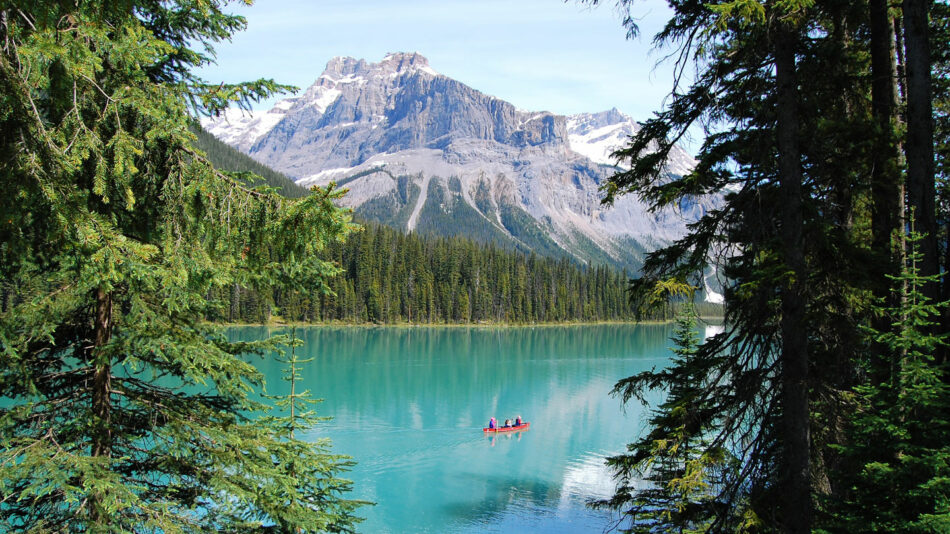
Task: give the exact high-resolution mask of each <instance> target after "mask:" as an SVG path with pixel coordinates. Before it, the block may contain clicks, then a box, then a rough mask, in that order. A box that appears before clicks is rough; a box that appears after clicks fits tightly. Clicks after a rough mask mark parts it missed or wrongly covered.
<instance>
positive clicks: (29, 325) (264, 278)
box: [0, 0, 351, 533]
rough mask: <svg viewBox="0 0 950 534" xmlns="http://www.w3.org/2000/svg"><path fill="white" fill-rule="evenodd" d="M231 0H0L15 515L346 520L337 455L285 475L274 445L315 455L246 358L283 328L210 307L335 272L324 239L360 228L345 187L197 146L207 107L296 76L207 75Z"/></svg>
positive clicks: (57, 523) (236, 23) (246, 97)
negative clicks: (246, 167)
mask: <svg viewBox="0 0 950 534" xmlns="http://www.w3.org/2000/svg"><path fill="white" fill-rule="evenodd" d="M223 4H224V2H222V1H217V0H211V1H194V0H177V1H168V2H152V1H146V0H140V1H139V0H132V1H128V2H103V3H99V2H56V1H42V0H39V1H33V2H12V3H11V2H4V3H3V4H0V43H2V44H0V130H2V131H3V135H2V136H0V155H2V160H0V193H2V194H0V213H3V221H2V227H0V279H3V280H4V282H5V283H4V288H5V290H6V291H8V294H9V295H10V298H9V299H8V300H9V303H8V305H5V306H4V308H3V311H2V313H0V391H3V394H4V396H5V398H7V399H9V401H8V402H5V403H4V404H3V407H2V408H0V494H2V496H3V497H2V501H0V522H2V523H3V524H4V525H5V526H6V527H7V529H8V530H9V531H13V532H17V531H51V532H61V531H76V532H86V531H88V532H132V531H135V532H165V533H172V532H183V531H189V532H190V531H221V530H224V531H229V532H242V531H247V532H256V531H259V530H260V529H261V528H263V527H265V526H267V525H275V524H276V525H284V526H286V527H287V528H289V529H293V530H295V531H313V530H316V529H320V528H323V527H324V526H326V525H331V524H334V525H337V524H338V525H341V528H342V526H343V525H346V524H347V521H348V520H346V519H344V518H342V516H340V514H339V510H340V509H342V508H346V509H347V510H349V508H348V507H349V505H348V504H345V503H346V501H344V500H342V497H341V495H342V492H345V491H346V490H347V486H345V485H337V484H336V482H334V481H335V480H336V473H337V472H338V471H339V468H340V467H341V466H340V465H339V464H338V463H335V461H333V460H332V459H326V460H327V461H323V463H322V464H320V465H322V466H323V467H324V468H325V470H323V471H321V470H319V469H317V468H316V466H313V468H312V469H311V468H310V467H308V468H307V470H306V471H305V472H302V473H301V474H300V475H298V476H292V475H291V474H289V473H288V472H287V471H286V470H284V469H283V467H282V465H283V464H282V463H281V462H276V463H275V458H279V457H280V456H282V455H283V456H286V455H288V454H305V455H310V457H311V458H313V454H316V453H315V452H307V451H312V449H311V448H310V445H308V444H304V443H301V442H299V441H295V440H293V439H290V438H289V437H288V436H285V435H282V434H281V433H279V432H276V431H275V430H274V429H273V428H272V427H270V426H268V425H265V424H262V423H261V422H260V421H258V420H256V416H257V415H258V414H259V413H260V412H261V410H263V409H264V408H265V407H264V406H263V405H261V404H260V403H257V402H255V401H253V400H252V398H251V396H250V394H251V393H252V392H253V391H254V390H255V389H256V388H259V387H260V386H261V381H262V378H261V374H260V373H259V372H258V371H257V370H256V369H255V368H254V367H253V366H252V365H251V364H250V363H248V362H247V361H245V359H244V357H245V356H246V355H253V354H264V353H266V352H267V351H269V350H270V349H272V348H274V347H275V343H276V340H264V341H261V342H256V343H233V342H229V341H227V340H226V339H225V338H224V337H223V336H222V335H221V333H220V332H218V331H217V330H216V329H215V328H214V327H212V326H210V325H208V324H207V322H206V321H205V318H206V317H210V316H219V315H221V314H222V313H223V311H224V310H225V309H227V308H226V307H227V306H228V304H229V302H228V300H227V296H228V294H229V293H230V292H231V289H232V288H233V287H234V284H239V285H240V286H242V287H246V288H249V289H253V290H255V291H258V290H259V289H260V288H262V287H280V288H283V290H285V291H293V290H301V289H304V290H306V289H311V288H314V287H319V286H321V285H323V284H325V281H326V279H327V277H329V276H332V275H334V274H335V273H336V272H337V271H338V269H337V268H336V267H334V266H333V265H332V264H330V263H328V262H325V261H322V260H320V259H318V257H317V253H318V252H319V251H320V250H321V249H322V248H323V247H324V246H325V245H326V244H327V243H328V242H331V241H333V240H337V239H342V238H343V237H344V236H345V235H346V234H347V233H348V232H349V231H350V230H351V224H350V222H349V216H348V214H347V213H345V212H343V211H341V210H340V209H338V208H337V207H335V205H334V201H335V200H336V199H337V198H338V197H339V193H338V192H337V191H335V190H333V188H327V189H322V190H314V191H313V193H312V194H311V195H310V196H308V197H306V198H303V199H301V200H299V201H290V200H287V199H285V198H283V197H281V196H278V195H276V194H274V193H273V192H272V191H271V190H269V189H267V188H255V187H250V186H248V185H247V184H246V179H247V178H248V177H247V176H246V175H234V174H229V173H226V172H222V171H219V170H217V169H215V168H214V166H212V165H211V164H209V163H208V161H207V160H206V158H205V155H204V154H203V153H202V152H201V151H199V150H197V149H196V148H195V136H194V134H193V132H192V130H191V127H192V125H193V124H194V120H195V118H196V114H198V113H214V112H218V111H220V110H221V109H222V108H223V107H225V106H226V105H227V104H228V103H237V104H239V105H243V106H245V107H246V106H247V105H248V104H249V102H250V101H251V100H255V99H258V98H261V97H264V96H267V95H268V94H271V93H273V92H274V91H279V90H283V89H286V87H284V86H280V85H278V84H276V83H274V82H272V81H269V80H258V81H256V82H250V83H246V84H238V85H231V84H209V83H207V82H205V81H204V80H202V79H200V78H199V77H197V76H196V75H195V74H193V69H194V68H196V67H198V66H200V65H202V64H205V63H207V62H209V61H210V60H211V56H210V55H209V54H210V53H211V50H212V46H213V45H214V43H215V42H217V41H220V40H221V39H227V38H228V37H229V36H230V35H231V34H232V33H234V32H235V31H237V30H239V29H241V28H243V27H244V24H245V23H244V20H243V19H242V18H240V17H236V16H232V15H228V14H226V13H224V12H223V11H222V6H223ZM209 295H211V296H212V297H213V296H214V295H220V296H221V298H222V300H214V299H211V300H209V299H208V296H209ZM317 459H318V460H321V461H322V460H324V459H322V458H317ZM314 476H317V477H318V478H316V479H314V478H312V477H314ZM291 501H293V502H301V503H311V504H312V505H307V506H291V507H288V506H286V504H287V503H288V502H291Z"/></svg>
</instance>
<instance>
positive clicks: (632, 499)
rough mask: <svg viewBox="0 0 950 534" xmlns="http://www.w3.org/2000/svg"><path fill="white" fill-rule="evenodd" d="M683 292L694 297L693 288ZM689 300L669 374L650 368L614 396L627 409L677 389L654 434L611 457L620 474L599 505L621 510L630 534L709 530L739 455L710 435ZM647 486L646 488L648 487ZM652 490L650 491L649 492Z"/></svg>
mask: <svg viewBox="0 0 950 534" xmlns="http://www.w3.org/2000/svg"><path fill="white" fill-rule="evenodd" d="M677 292H678V293H685V294H686V295H688V296H689V299H691V297H692V295H691V294H692V293H693V290H692V288H682V287H680V288H679V289H678V290H677ZM689 299H688V300H686V301H685V303H684V305H683V307H682V309H681V311H680V314H679V316H678V317H677V319H676V322H675V325H674V329H673V337H672V341H673V345H674V348H673V354H674V356H673V358H672V359H671V361H670V365H669V366H668V367H667V368H666V369H663V370H661V371H656V370H652V371H646V372H643V373H640V374H638V375H636V376H632V377H629V378H625V379H623V380H621V381H619V382H618V383H617V385H616V386H615V387H614V389H613V392H612V393H613V394H614V395H618V396H620V397H621V399H622V402H623V403H624V404H626V403H627V402H628V401H630V399H633V398H636V399H638V400H640V401H641V402H644V403H645V398H646V394H647V393H649V392H650V390H651V389H652V388H654V387H656V386H657V385H658V384H665V383H669V384H672V387H671V388H670V390H669V391H668V392H667V393H666V399H665V400H664V401H663V402H662V403H661V404H660V405H659V406H657V409H656V410H655V411H654V412H653V415H652V417H651V418H650V432H649V433H648V434H647V435H646V436H643V437H642V438H640V439H639V440H638V441H636V442H635V443H631V444H630V445H628V446H627V450H628V453H627V454H622V455H618V456H613V457H611V458H608V459H607V465H608V466H609V467H610V468H611V469H613V471H614V472H615V473H616V475H617V479H618V488H617V491H616V493H615V495H614V496H613V497H612V498H610V499H607V500H602V501H598V502H597V503H595V505H596V506H599V507H602V508H613V509H616V510H618V511H620V512H621V514H622V518H623V521H622V522H623V523H624V526H623V527H622V530H623V531H624V532H641V533H655V532H680V533H690V532H705V531H706V529H707V528H708V527H709V526H710V524H711V523H712V519H711V518H712V517H713V514H714V512H715V511H716V506H717V503H716V501H715V495H716V493H715V492H714V491H712V489H713V488H712V486H714V485H715V484H717V479H718V478H719V477H722V476H726V475H727V474H728V473H729V469H730V468H731V467H732V466H731V465H730V460H731V457H730V455H729V454H728V452H727V451H726V450H724V449H722V448H710V447H708V443H706V441H705V440H704V438H703V433H704V432H705V431H708V429H702V428H699V429H697V428H696V427H697V425H702V422H703V418H702V415H701V412H702V411H703V409H704V406H703V405H702V404H700V403H699V402H698V401H699V400H700V395H699V393H700V390H701V387H702V382H703V380H704V377H703V374H702V373H701V372H698V370H699V369H698V368H697V367H696V361H695V357H696V352H697V349H698V348H699V343H700V340H699V335H698V333H697V332H696V325H697V317H696V310H695V307H694V306H693V304H692V302H691V300H689ZM644 483H646V484H644ZM644 486H645V487H644Z"/></svg>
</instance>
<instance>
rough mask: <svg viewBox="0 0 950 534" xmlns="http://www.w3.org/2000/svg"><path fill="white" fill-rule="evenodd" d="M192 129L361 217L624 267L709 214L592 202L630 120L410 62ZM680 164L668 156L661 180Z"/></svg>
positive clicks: (333, 75)
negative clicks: (535, 103) (501, 91)
mask: <svg viewBox="0 0 950 534" xmlns="http://www.w3.org/2000/svg"><path fill="white" fill-rule="evenodd" d="M205 127H206V128H207V129H208V130H209V131H210V132H211V133H213V134H214V135H215V136H217V137H218V138H219V139H221V140H222V141H225V142H226V143H228V144H230V145H232V146H234V147H236V148H238V149H240V150H242V151H243V152H245V153H247V154H249V155H250V156H251V157H253V158H254V159H255V160H257V161H260V162H261V163H264V164H266V165H268V166H271V167H273V168H275V169H276V170H278V171H280V172H283V173H285V174H287V175H288V176H290V177H292V178H293V179H295V181H296V182H297V183H298V184H300V185H304V186H307V185H312V184H320V185H323V184H326V183H328V182H330V181H336V182H338V183H342V184H345V186H346V187H348V188H349V190H350V192H349V194H348V195H347V196H346V197H344V199H343V202H344V204H346V205H348V206H351V207H353V208H354V209H355V210H356V211H357V213H361V214H362V215H363V216H364V217H367V218H369V219H370V220H377V221H379V222H384V223H386V224H390V225H392V226H395V227H397V228H401V229H403V230H406V231H427V232H435V233H441V234H443V235H455V234H459V233H468V234H472V235H478V236H481V239H482V240H487V241H494V242H498V243H500V244H505V245H508V246H513V247H515V248H520V249H524V250H526V251H527V250H534V251H538V252H543V253H548V254H555V255H557V254H561V255H565V256H569V257H572V258H574V259H576V260H578V261H581V262H582V263H592V262H606V263H610V264H613V265H614V266H616V267H621V268H626V269H628V271H633V270H635V269H637V268H638V267H639V265H640V262H641V261H642V259H643V255H644V254H645V253H646V252H647V251H649V250H653V249H655V248H657V247H659V246H662V245H664V244H667V243H669V242H671V241H672V240H674V239H676V238H678V237H679V236H681V235H683V233H684V232H685V225H686V224H687V223H688V222H690V221H693V220H696V219H697V218H698V217H699V216H700V215H701V214H702V213H704V212H705V210H707V209H709V208H710V207H712V206H713V205H714V200H710V199H699V200H698V201H697V202H695V203H692V204H688V205H683V206H680V207H679V208H678V209H675V210H673V209H671V210H664V211H661V212H659V213H649V212H648V211H647V209H646V206H645V205H643V204H642V203H640V202H639V201H638V200H637V199H636V198H634V197H633V196H630V195H628V196H624V197H621V198H619V199H618V200H617V202H616V204H615V205H614V206H603V205H602V204H601V202H600V200H601V195H600V190H599V188H600V186H601V185H602V184H603V183H604V182H605V181H606V179H607V177H609V176H610V175H611V174H613V173H614V172H616V171H617V170H618V167H617V166H616V163H617V162H616V161H615V160H614V159H613V158H612V156H611V153H612V152H613V151H614V150H616V149H617V148H619V147H621V146H623V144H624V143H625V141H626V140H627V139H628V138H629V136H630V135H633V134H634V133H636V131H637V130H638V129H639V125H638V124H637V123H636V122H635V121H634V120H633V119H631V118H630V117H628V116H626V115H624V114H622V113H621V112H619V111H618V110H616V109H611V110H608V111H604V112H600V113H586V114H577V115H571V116H564V115H557V114H554V113H551V112H547V111H541V112H531V111H525V110H519V109H517V108H516V107H515V106H514V105H512V104H510V103H508V102H506V101H504V100H502V99H500V98H498V97H494V96H491V95H487V94H485V93H481V92H480V91H477V90H476V89H473V88H471V87H469V86H467V85H465V84H463V83H461V82H459V81H456V80H453V79H451V78H448V77H446V76H443V75H441V74H439V73H438V72H436V71H435V70H434V69H432V67H431V66H430V65H429V63H428V60H426V59H425V57H423V56H421V55H420V54H418V53H395V54H388V55H387V56H385V57H384V58H383V60H382V61H380V62H378V63H370V62H367V61H365V60H362V59H355V58H347V57H338V58H333V59H331V60H330V61H329V62H328V64H327V67H326V69H325V70H324V71H323V73H322V74H321V75H320V76H319V77H318V78H317V80H316V81H315V82H314V83H313V84H312V85H311V86H310V87H308V88H307V89H306V90H305V91H303V92H302V93H301V94H300V96H295V97H291V98H288V99H284V100H281V101H279V102H278V103H277V104H275V105H274V107H273V108H272V109H270V110H268V111H267V112H264V113H254V114H247V115H245V116H240V115H237V114H235V113H234V112H230V111H229V112H228V113H226V114H225V115H224V116H223V117H221V118H219V119H216V120H212V121H206V122H205ZM693 164H694V161H693V160H692V158H691V157H690V156H689V154H687V153H686V152H685V151H683V150H681V149H679V148H676V149H674V151H673V154H672V157H671V161H670V162H669V164H668V165H667V169H666V171H667V172H670V173H673V174H683V173H685V172H688V171H689V169H690V168H691V167H692V165H693ZM456 219H457V220H458V221H464V224H458V223H457V222H455V220H456Z"/></svg>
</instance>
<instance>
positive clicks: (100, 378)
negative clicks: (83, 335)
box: [92, 288, 112, 456]
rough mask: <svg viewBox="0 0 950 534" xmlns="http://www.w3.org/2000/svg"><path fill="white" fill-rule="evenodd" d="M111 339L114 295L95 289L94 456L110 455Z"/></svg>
mask: <svg viewBox="0 0 950 534" xmlns="http://www.w3.org/2000/svg"><path fill="white" fill-rule="evenodd" d="M111 337H112V294H111V293H107V292H106V291H105V290H104V289H102V288H99V289H97V290H96V325H95V345H94V348H93V379H92V384H93V385H92V388H93V391H92V413H93V415H94V416H95V417H96V418H97V419H98V424H97V430H96V433H95V435H94V436H93V445H92V455H93V456H108V455H109V454H110V452H111V443H112V430H111V428H110V427H111V425H110V423H111V421H110V417H111V413H112V402H111V394H112V365H111V359H110V358H109V356H108V355H106V354H104V353H103V352H104V351H103V347H104V346H105V345H106V343H108V342H109V338H111Z"/></svg>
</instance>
